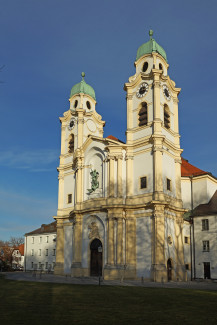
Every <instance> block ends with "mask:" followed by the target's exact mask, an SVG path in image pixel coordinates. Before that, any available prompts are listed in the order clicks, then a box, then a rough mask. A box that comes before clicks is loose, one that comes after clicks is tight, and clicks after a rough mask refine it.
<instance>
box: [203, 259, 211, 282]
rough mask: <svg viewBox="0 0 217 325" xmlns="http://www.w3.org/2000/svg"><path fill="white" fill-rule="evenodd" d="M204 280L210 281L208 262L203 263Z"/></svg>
mask: <svg viewBox="0 0 217 325" xmlns="http://www.w3.org/2000/svg"><path fill="white" fill-rule="evenodd" d="M203 264H204V279H210V262H204V263H203Z"/></svg>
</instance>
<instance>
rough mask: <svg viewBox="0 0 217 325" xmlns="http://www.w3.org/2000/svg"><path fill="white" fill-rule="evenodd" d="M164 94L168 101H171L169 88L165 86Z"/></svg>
mask: <svg viewBox="0 0 217 325" xmlns="http://www.w3.org/2000/svg"><path fill="white" fill-rule="evenodd" d="M163 93H164V96H165V97H166V99H167V100H170V99H171V95H170V91H169V88H168V87H167V86H166V85H163Z"/></svg>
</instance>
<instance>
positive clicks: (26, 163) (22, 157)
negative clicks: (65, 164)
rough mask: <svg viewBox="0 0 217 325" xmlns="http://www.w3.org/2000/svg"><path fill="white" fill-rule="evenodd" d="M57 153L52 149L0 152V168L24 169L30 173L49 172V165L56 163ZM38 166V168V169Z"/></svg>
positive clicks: (50, 169)
mask: <svg viewBox="0 0 217 325" xmlns="http://www.w3.org/2000/svg"><path fill="white" fill-rule="evenodd" d="M58 157H59V151H58V150H53V149H47V150H46V149H40V150H26V151H21V150H19V149H14V150H7V151H0V166H7V167H10V168H15V169H25V170H27V171H31V172H49V171H53V168H51V167H50V168H49V165H50V164H52V163H54V162H56V163H58ZM38 166H40V168H38Z"/></svg>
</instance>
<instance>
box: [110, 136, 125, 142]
mask: <svg viewBox="0 0 217 325" xmlns="http://www.w3.org/2000/svg"><path fill="white" fill-rule="evenodd" d="M106 139H111V140H114V141H118V142H121V143H125V142H123V141H121V140H120V139H118V138H116V137H114V136H113V135H109V136H107V137H106Z"/></svg>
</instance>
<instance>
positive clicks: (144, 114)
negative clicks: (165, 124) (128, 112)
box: [139, 102, 148, 126]
mask: <svg viewBox="0 0 217 325" xmlns="http://www.w3.org/2000/svg"><path fill="white" fill-rule="evenodd" d="M147 123H148V107H147V103H145V102H143V103H142V108H141V109H140V111H139V126H143V125H147Z"/></svg>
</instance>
